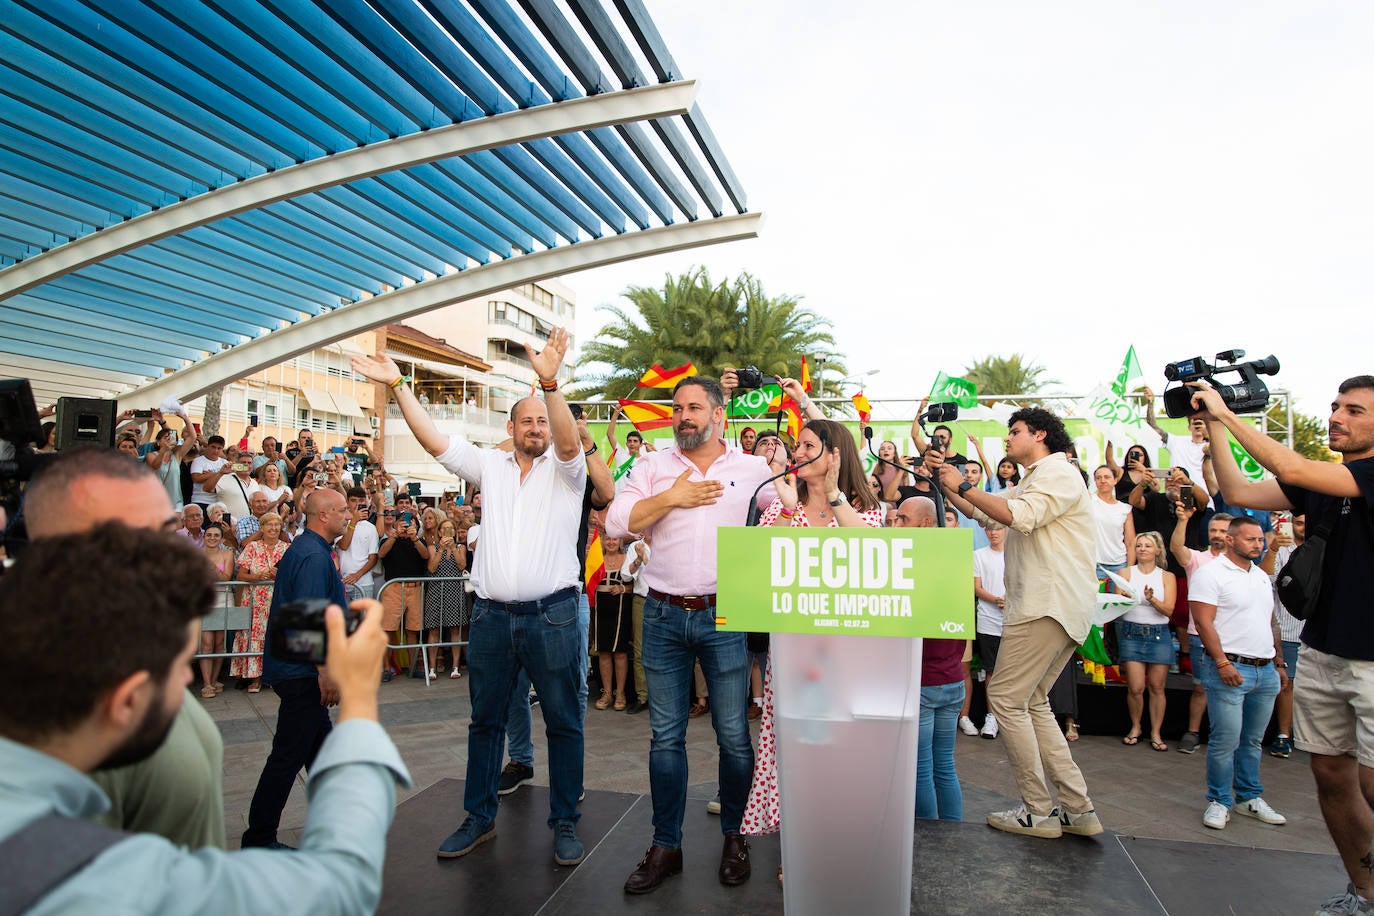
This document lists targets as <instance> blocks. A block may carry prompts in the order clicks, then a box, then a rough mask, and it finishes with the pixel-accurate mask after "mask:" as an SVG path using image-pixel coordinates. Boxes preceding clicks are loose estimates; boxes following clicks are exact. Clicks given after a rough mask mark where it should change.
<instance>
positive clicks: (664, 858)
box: [625, 846, 748, 894]
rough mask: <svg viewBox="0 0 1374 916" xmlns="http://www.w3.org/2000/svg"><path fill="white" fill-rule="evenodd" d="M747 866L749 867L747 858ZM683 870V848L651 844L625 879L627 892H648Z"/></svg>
mask: <svg viewBox="0 0 1374 916" xmlns="http://www.w3.org/2000/svg"><path fill="white" fill-rule="evenodd" d="M745 868H746V869H747V868H748V862H747V860H746V863H745ZM681 871H682V850H681V849H664V848H663V847H662V846H650V847H649V849H648V851H646V852H645V853H644V858H642V859H640V860H639V865H638V867H636V868H635V870H634V872H632V873H631V874H630V877H629V878H628V879H626V881H625V893H627V894H647V893H649V891H651V890H653V889H655V888H656V887H658V886H659V885H660V884H662V883H663V880H664V879H665V878H667V877H668V876H669V875H676V874H679V873H680V872H681Z"/></svg>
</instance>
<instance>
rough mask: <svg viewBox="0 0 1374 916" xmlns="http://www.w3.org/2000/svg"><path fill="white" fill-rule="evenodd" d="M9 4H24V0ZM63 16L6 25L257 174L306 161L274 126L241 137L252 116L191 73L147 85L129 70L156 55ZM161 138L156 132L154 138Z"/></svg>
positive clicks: (96, 24) (98, 22) (297, 141)
mask: <svg viewBox="0 0 1374 916" xmlns="http://www.w3.org/2000/svg"><path fill="white" fill-rule="evenodd" d="M11 2H13V3H27V2H29V0H11ZM63 14H64V18H63V21H62V23H60V27H59V24H54V23H53V22H51V21H49V20H47V19H44V18H40V17H38V16H31V15H29V11H27V10H19V9H18V8H17V7H16V8H15V9H13V10H11V12H10V14H9V18H8V19H7V23H8V25H9V26H14V25H15V24H16V22H19V23H20V24H22V25H24V26H26V27H27V28H26V31H24V32H22V33H20V34H21V35H22V36H23V37H24V38H26V39H27V40H28V41H30V42H32V43H33V44H35V45H38V46H40V47H43V48H46V49H48V51H49V52H50V53H51V54H52V55H53V56H55V57H57V58H58V59H60V60H62V61H63V62H64V63H65V64H66V65H67V66H69V67H71V68H73V69H74V70H77V71H81V72H84V73H87V74H89V75H90V76H92V77H94V78H96V79H99V80H101V81H103V82H105V83H106V84H108V85H109V86H111V87H113V88H115V89H117V90H119V91H121V92H122V93H123V94H124V95H126V96H128V97H129V99H132V100H136V101H137V102H141V103H142V104H144V105H146V106H148V107H150V108H153V109H155V110H156V111H158V112H160V113H161V114H163V115H164V116H165V117H167V118H168V119H170V120H172V121H175V122H179V123H181V124H182V125H184V126H185V127H187V128H190V129H191V130H193V131H195V132H197V133H199V134H201V135H202V136H203V137H205V138H206V139H211V140H213V141H214V142H216V143H217V144H219V145H220V146H223V147H224V148H226V149H237V150H238V151H239V152H240V153H241V154H242V155H243V156H245V157H247V159H248V160H249V161H250V162H253V163H257V164H259V166H260V167H261V168H280V167H281V166H284V165H290V164H291V163H293V162H297V161H302V160H304V159H306V158H309V155H308V154H309V153H310V150H309V149H307V146H306V143H305V141H304V140H302V138H301V137H299V136H298V135H296V134H294V133H290V132H289V131H287V130H286V129H285V128H283V127H282V126H281V125H274V124H271V123H269V122H266V121H262V122H261V123H256V124H253V125H252V127H253V130H251V131H250V130H249V129H247V127H246V126H245V121H244V117H243V116H244V115H246V114H252V113H251V112H249V110H248V109H247V106H245V105H243V103H241V102H239V100H237V99H235V98H233V97H231V96H228V95H226V94H224V93H220V92H218V91H214V92H211V91H210V86H209V84H207V83H205V81H203V80H199V79H196V78H194V74H192V73H191V72H190V71H187V70H185V69H184V68H182V70H181V71H180V73H179V75H178V76H177V77H174V78H172V79H170V80H168V79H166V78H163V79H157V78H154V77H153V75H152V74H150V73H148V72H146V71H145V70H144V69H143V68H142V67H140V66H138V65H137V64H136V63H135V62H137V61H150V60H156V59H157V55H153V54H149V52H148V48H147V46H146V45H144V44H142V43H140V42H139V41H138V40H136V39H135V38H134V37H133V36H131V35H129V34H128V33H127V32H125V31H124V30H123V29H121V28H119V27H118V26H116V25H115V24H114V23H112V22H108V21H106V20H104V19H101V18H100V17H98V16H95V15H94V14H93V13H90V12H89V11H87V10H83V9H81V8H79V7H76V8H70V9H69V8H65V7H64V9H63ZM73 19H75V21H73ZM68 29H71V30H73V31H68ZM82 36H98V37H99V38H100V39H101V40H102V41H103V42H104V44H100V45H97V44H94V43H93V42H92V41H89V40H87V39H86V38H85V37H82ZM164 63H165V62H164ZM129 133H130V135H131V136H132V137H133V138H134V140H133V142H135V143H137V142H147V143H149V144H155V143H156V141H157V139H158V136H159V135H153V134H150V133H149V132H147V131H133V130H130V132H129ZM165 135H166V132H165V130H163V131H162V132H161V133H160V136H165ZM226 158H228V157H226ZM212 161H213V160H212ZM224 167H225V170H226V171H228V172H230V173H231V174H241V173H242V174H245V175H247V174H252V172H247V171H244V170H234V169H232V168H231V167H230V166H229V165H228V164H227V163H226V164H225V166H224Z"/></svg>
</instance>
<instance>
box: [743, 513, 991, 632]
mask: <svg viewBox="0 0 1374 916" xmlns="http://www.w3.org/2000/svg"><path fill="white" fill-rule="evenodd" d="M716 556H717V576H716V629H718V630H730V631H743V632H746V633H834V634H842V633H843V634H849V635H853V636H902V637H915V636H924V637H937V638H939V637H943V638H945V639H968V638H969V637H970V636H972V635H973V627H974V615H973V576H972V575H971V574H970V571H971V570H972V569H973V532H972V531H969V530H968V529H967V528H720V529H718V531H717V537H716Z"/></svg>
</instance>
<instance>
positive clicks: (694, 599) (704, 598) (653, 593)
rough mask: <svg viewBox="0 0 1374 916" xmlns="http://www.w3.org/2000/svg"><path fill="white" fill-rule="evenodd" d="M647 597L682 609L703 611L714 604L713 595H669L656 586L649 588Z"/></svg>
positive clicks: (714, 597)
mask: <svg viewBox="0 0 1374 916" xmlns="http://www.w3.org/2000/svg"><path fill="white" fill-rule="evenodd" d="M649 597H650V598H654V599H656V600H658V601H663V602H665V603H667V604H671V605H673V606H674V607H680V608H682V609H683V610H684V611H704V610H706V609H707V608H711V607H715V606H716V596H715V595H669V594H667V593H666V592H661V591H659V590H658V589H656V588H651V589H649Z"/></svg>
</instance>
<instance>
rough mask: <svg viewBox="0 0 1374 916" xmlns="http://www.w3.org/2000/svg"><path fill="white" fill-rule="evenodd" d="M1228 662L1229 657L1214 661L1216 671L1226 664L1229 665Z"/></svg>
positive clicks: (1229, 661) (1229, 662)
mask: <svg viewBox="0 0 1374 916" xmlns="http://www.w3.org/2000/svg"><path fill="white" fill-rule="evenodd" d="M1230 664H1231V660H1230V659H1229V658H1224V659H1222V660H1221V661H1219V662H1216V668H1217V670H1218V671H1220V670H1221V669H1222V668H1225V667H1226V666H1228V665H1230Z"/></svg>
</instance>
